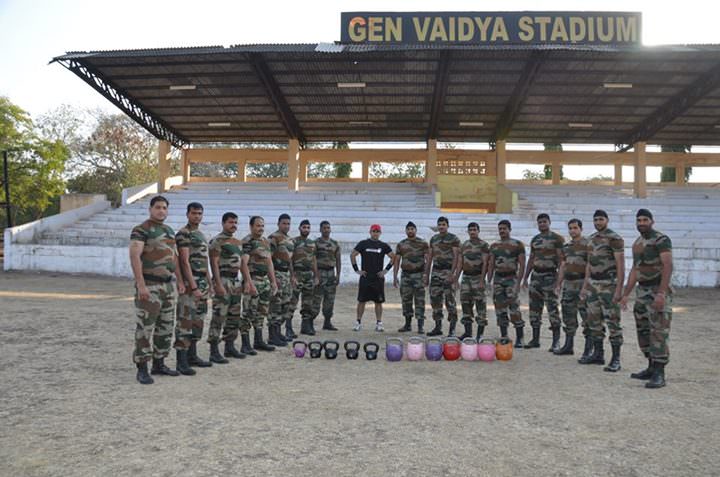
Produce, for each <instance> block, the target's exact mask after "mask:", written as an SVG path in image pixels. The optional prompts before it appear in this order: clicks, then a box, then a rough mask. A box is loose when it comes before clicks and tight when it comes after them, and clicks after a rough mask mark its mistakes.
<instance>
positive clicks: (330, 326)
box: [322, 316, 338, 331]
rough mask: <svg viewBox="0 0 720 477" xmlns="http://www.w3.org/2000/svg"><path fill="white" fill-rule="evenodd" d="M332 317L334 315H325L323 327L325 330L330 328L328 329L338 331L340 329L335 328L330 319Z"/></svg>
mask: <svg viewBox="0 0 720 477" xmlns="http://www.w3.org/2000/svg"><path fill="white" fill-rule="evenodd" d="M331 318H332V317H330V316H326V317H325V321H324V322H323V328H322V329H323V330H328V331H337V330H338V329H337V328H335V327H334V326H333V324H332V322H331V321H330V319H331Z"/></svg>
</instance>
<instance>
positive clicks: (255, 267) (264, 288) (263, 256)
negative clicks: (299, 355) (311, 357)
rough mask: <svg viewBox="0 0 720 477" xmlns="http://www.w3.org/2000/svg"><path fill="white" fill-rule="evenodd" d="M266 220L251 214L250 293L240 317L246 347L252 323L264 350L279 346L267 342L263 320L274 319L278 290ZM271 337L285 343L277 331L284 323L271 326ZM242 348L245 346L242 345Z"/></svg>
mask: <svg viewBox="0 0 720 477" xmlns="http://www.w3.org/2000/svg"><path fill="white" fill-rule="evenodd" d="M264 231H265V220H264V219H263V218H262V217H259V216H257V215H255V216H252V217H251V218H250V233H249V234H248V235H246V236H245V237H244V238H243V239H242V241H241V242H242V247H243V260H245V261H246V262H247V267H248V271H249V272H250V280H251V282H250V284H249V286H248V289H249V290H248V293H246V294H245V296H243V315H242V319H241V320H240V336H241V338H242V345H243V348H245V347H247V348H248V349H250V338H249V333H250V327H252V328H253V329H254V331H255V333H254V335H255V339H254V342H253V346H254V348H255V349H257V350H260V351H275V347H274V346H272V345H269V344H267V343H265V341H264V340H263V335H262V328H263V322H264V321H265V320H268V321H269V319H270V317H269V311H270V297H271V296H273V295H275V294H276V293H277V282H276V281H275V270H274V269H273V263H272V252H271V251H270V242H268V241H267V239H266V238H265V237H263V232H264ZM270 333H271V335H270V337H271V339H272V340H273V341H275V342H278V343H281V344H280V346H285V345H287V343H286V342H285V341H284V340H282V341H281V340H279V337H278V336H277V334H276V333H278V334H279V333H280V326H279V325H278V326H277V328H276V327H275V326H273V327H271V328H270ZM240 351H241V352H243V353H244V352H245V351H243V349H242V348H241V349H240Z"/></svg>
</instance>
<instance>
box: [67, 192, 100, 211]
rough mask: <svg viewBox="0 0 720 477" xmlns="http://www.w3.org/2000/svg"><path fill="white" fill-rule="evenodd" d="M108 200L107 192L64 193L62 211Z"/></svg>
mask: <svg viewBox="0 0 720 477" xmlns="http://www.w3.org/2000/svg"><path fill="white" fill-rule="evenodd" d="M103 200H107V197H106V196H105V194H63V195H61V196H60V213H61V214H62V213H63V212H68V211H71V210H74V209H79V208H80V207H85V206H86V205H90V204H94V203H95V202H101V201H103Z"/></svg>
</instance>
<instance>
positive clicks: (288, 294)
mask: <svg viewBox="0 0 720 477" xmlns="http://www.w3.org/2000/svg"><path fill="white" fill-rule="evenodd" d="M275 280H277V284H278V291H277V293H276V294H275V296H271V297H270V320H269V322H270V323H283V322H284V321H285V320H286V319H288V318H290V317H291V316H292V314H291V313H290V300H291V299H292V294H293V288H292V284H291V283H290V272H279V271H277V270H275Z"/></svg>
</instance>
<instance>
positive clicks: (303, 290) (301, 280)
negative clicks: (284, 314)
mask: <svg viewBox="0 0 720 477" xmlns="http://www.w3.org/2000/svg"><path fill="white" fill-rule="evenodd" d="M295 281H296V282H297V284H296V285H295V289H294V290H293V293H292V298H291V299H290V317H292V316H293V315H294V314H295V310H297V304H298V301H300V317H301V318H302V319H303V320H310V319H312V317H313V314H312V312H313V310H312V308H313V302H314V301H315V285H313V272H312V270H309V271H296V272H295Z"/></svg>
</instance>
